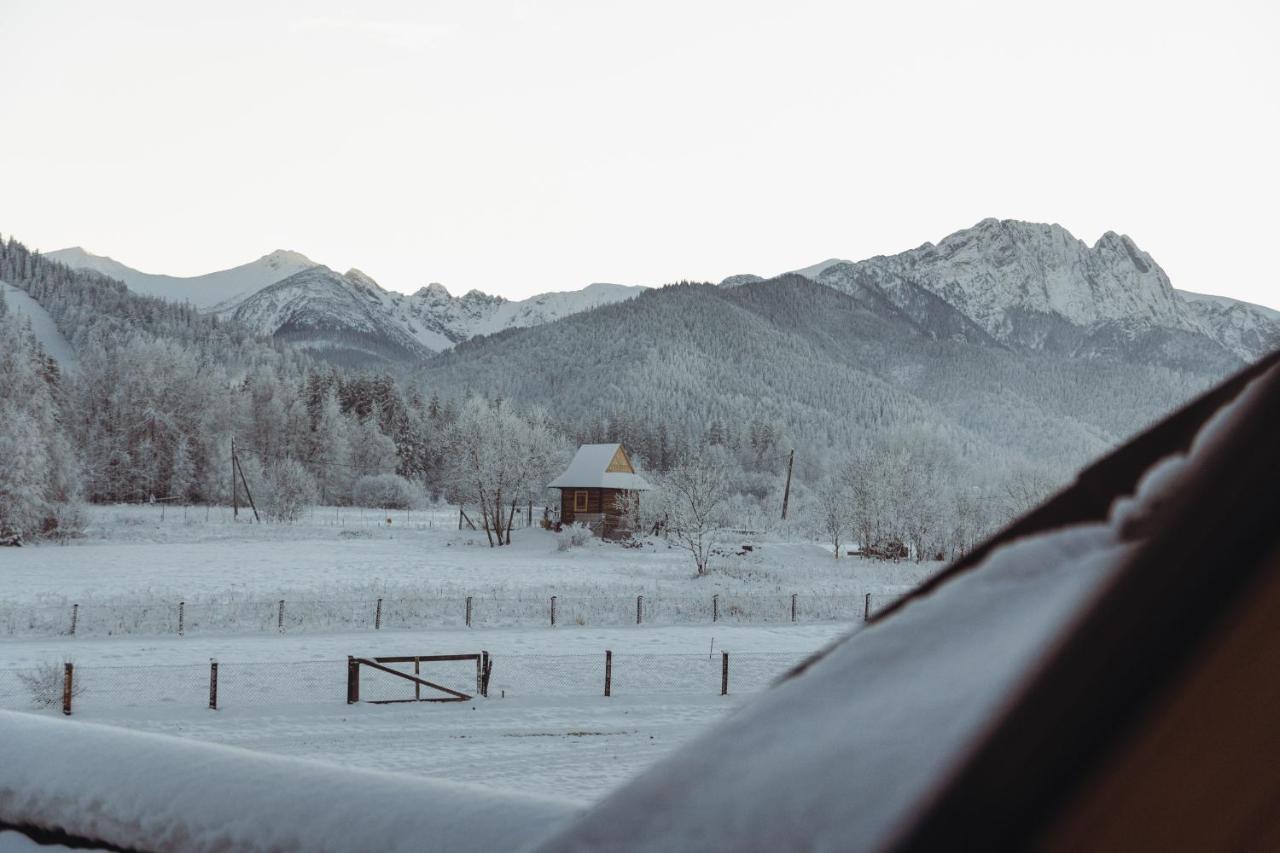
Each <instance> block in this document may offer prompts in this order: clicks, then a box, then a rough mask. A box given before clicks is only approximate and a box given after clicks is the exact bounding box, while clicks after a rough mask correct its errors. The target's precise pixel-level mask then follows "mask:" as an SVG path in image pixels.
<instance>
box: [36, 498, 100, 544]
mask: <svg viewBox="0 0 1280 853" xmlns="http://www.w3.org/2000/svg"><path fill="white" fill-rule="evenodd" d="M88 526H89V517H88V516H87V515H86V514H85V511H84V505H83V504H81V503H79V502H78V501H68V502H66V503H60V504H54V506H53V510H52V512H51V513H50V515H49V516H48V517H47V518H46V519H45V521H44V535H45V536H48V537H50V538H52V539H78V538H80V537H82V536H84V531H85V528H87V527H88Z"/></svg>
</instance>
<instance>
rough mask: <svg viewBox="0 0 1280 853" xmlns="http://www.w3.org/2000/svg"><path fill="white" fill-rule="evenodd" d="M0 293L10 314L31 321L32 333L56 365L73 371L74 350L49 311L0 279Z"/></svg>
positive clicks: (76, 367)
mask: <svg viewBox="0 0 1280 853" xmlns="http://www.w3.org/2000/svg"><path fill="white" fill-rule="evenodd" d="M0 293H3V294H4V301H5V305H6V306H7V307H8V309H9V314H10V315H11V316H16V317H19V318H21V319H23V320H29V321H30V322H31V332H32V334H33V335H35V339H36V340H37V341H39V342H40V346H42V347H44V351H45V352H46V353H48V354H49V355H50V356H51V357H52V358H53V360H54V361H56V362H58V367H60V368H61V369H62V370H63V371H64V372H71V373H74V372H75V371H76V370H77V369H78V368H79V362H78V361H77V359H76V352H75V350H74V349H72V348H71V344H70V343H68V342H67V339H66V338H65V337H63V336H62V333H61V332H59V331H58V326H57V324H56V323H54V322H53V318H52V317H50V316H49V312H48V311H45V310H44V308H43V307H42V306H41V305H40V303H38V302H36V301H35V300H34V299H32V298H31V297H30V296H28V295H27V294H26V292H25V291H22V290H19V289H18V288H16V287H14V286H13V285H12V284H7V283H5V282H3V281H0Z"/></svg>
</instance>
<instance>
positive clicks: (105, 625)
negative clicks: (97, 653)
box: [0, 587, 911, 637]
mask: <svg viewBox="0 0 1280 853" xmlns="http://www.w3.org/2000/svg"><path fill="white" fill-rule="evenodd" d="M910 589H911V588H910V587H890V588H883V587H882V588H878V589H876V590H874V591H871V592H866V593H863V594H855V595H824V594H819V593H797V594H794V595H792V594H786V593H776V594H774V593H720V594H718V595H706V596H668V595H641V596H635V595H625V596H624V595H595V596H591V595H582V596H554V599H555V604H554V624H555V625H563V626H572V625H583V626H586V625H590V626H596V627H610V626H621V625H637V624H639V625H696V624H710V623H713V622H725V623H728V624H752V625H770V624H784V623H788V622H853V621H859V620H861V619H864V618H866V617H867V616H868V615H874V614H875V613H876V612H878V611H879V610H881V609H883V608H885V607H887V606H888V605H890V604H892V603H893V602H894V601H897V600H898V599H899V598H901V597H902V596H903V595H905V594H906V593H907V592H909V591H910ZM552 598H553V597H551V596H548V597H536V598H535V597H528V596H512V597H504V596H466V595H455V596H420V597H396V598H390V597H388V598H381V599H379V598H353V599H288V600H283V601H282V600H279V599H276V600H261V599H238V598H229V599H211V600H203V601H190V602H151V603H145V604H142V603H140V604H129V603H124V604H118V603H113V604H95V603H93V602H89V603H86V604H75V605H69V606H61V607H51V606H42V605H41V606H26V605H21V604H0V636H8V637H50V636H87V637H109V636H129V635H140V636H153V635H164V634H169V635H186V634H209V635H213V634H223V635H230V634H253V633H271V632H286V633H305V632H333V631H341V632H344V633H345V632H354V631H372V630H380V629H385V630H417V629H430V628H461V627H464V626H470V627H476V628H496V627H536V626H550V625H552V623H553V605H552Z"/></svg>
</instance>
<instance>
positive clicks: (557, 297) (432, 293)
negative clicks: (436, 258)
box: [393, 283, 646, 350]
mask: <svg viewBox="0 0 1280 853" xmlns="http://www.w3.org/2000/svg"><path fill="white" fill-rule="evenodd" d="M645 289H646V288H643V287H629V286H627V285H622V284H604V283H596V284H590V285H587V286H586V287H584V288H583V289H582V290H570V291H561V292H555V293H540V294H538V295H537V296H531V297H529V298H528V299H521V300H517V301H511V300H507V299H503V298H502V297H501V296H490V295H489V294H487V293H481V292H480V291H478V290H472V291H469V292H468V293H465V294H463V295H462V296H453V295H451V294H450V293H449V291H448V290H447V289H445V287H444V286H443V285H440V284H430V285H427V286H426V287H424V288H422V289H420V290H419V291H418V292H417V293H415V294H413V295H412V296H409V297H400V296H399V295H398V294H393V296H395V297H396V299H395V302H396V305H395V314H396V316H397V317H398V318H400V320H401V322H404V323H405V324H407V326H408V327H409V328H410V330H411V331H413V332H414V333H415V334H416V335H418V337H419V340H421V341H422V342H423V343H424V344H426V345H427V346H429V347H431V348H432V349H435V350H444V349H448V348H449V347H451V346H453V345H454V344H456V343H459V342H461V341H465V340H468V339H470V338H473V337H475V336H476V335H492V334H494V333H495V332H501V331H503V330H505V329H513V328H527V327H529V326H540V325H542V324H543V323H550V322H552V321H553V320H559V319H560V318H561V317H568V316H569V315H571V314H578V313H580V312H582V311H587V310H590V309H592V308H598V307H600V306H602V305H611V304H613V303H615V302H621V301H623V300H626V299H630V298H631V297H633V296H636V295H638V294H640V293H641V292H642V291H644V290H645Z"/></svg>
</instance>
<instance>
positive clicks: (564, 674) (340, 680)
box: [0, 651, 807, 713]
mask: <svg viewBox="0 0 1280 853" xmlns="http://www.w3.org/2000/svg"><path fill="white" fill-rule="evenodd" d="M805 657H807V653H795V652H790V653H773V652H751V653H732V652H730V653H727V654H726V653H724V652H720V651H717V652H715V654H712V655H701V654H626V653H622V654H614V653H612V652H601V653H599V654H585V655H584V654H575V655H503V656H496V657H494V658H492V660H493V661H494V664H493V670H492V677H491V680H490V682H489V698H490V699H494V698H505V697H513V698H514V697H534V696H538V697H560V696H605V695H611V696H647V695H655V694H668V695H672V694H674V695H716V694H719V693H722V692H728V693H734V694H739V693H751V692H755V691H758V690H762V689H764V688H765V687H767V686H768V685H769V684H770V683H771V682H772V681H773V680H774V679H776V678H777V677H779V676H780V675H782V674H783V673H785V672H786V671H787V670H788V669H790V668H791V667H792V666H794V665H795V664H797V663H799V662H800V661H801V660H803V659H804V658H805ZM423 675H424V677H429V678H431V679H432V680H433V681H437V682H439V683H442V684H444V685H445V686H447V687H452V688H454V689H457V690H462V691H465V692H468V693H473V692H474V690H475V686H476V684H475V669H474V666H468V665H464V666H455V667H443V668H437V669H432V670H430V671H428V670H423ZM361 678H362V687H361V698H363V699H379V698H381V699H387V698H391V699H399V698H404V697H403V696H401V695H400V693H398V692H397V691H401V692H403V691H405V690H406V689H407V690H408V691H409V692H408V693H407V694H405V695H406V696H408V695H412V686H410V687H408V688H406V687H405V684H406V683H407V682H404V681H403V680H401V679H396V678H393V677H390V676H385V677H384V678H383V679H382V680H381V681H379V680H378V678H377V673H376V672H373V671H371V672H370V673H365V674H362V676H361ZM606 681H607V683H608V688H607V690H608V692H606ZM346 690H347V661H346V660H327V661H310V660H309V661H295V662H278V663H276V662H273V663H226V662H222V663H215V662H210V663H207V664H186V665H154V666H93V665H80V664H76V665H74V666H73V667H68V668H66V669H64V667H63V665H60V664H59V665H50V666H45V667H34V668H24V669H0V708H4V709H10V710H29V709H32V708H47V709H57V708H61V709H63V712H64V713H70V712H71V711H72V709H74V711H76V712H80V711H90V712H97V711H108V712H110V711H119V710H124V709H131V708H156V707H163V708H186V709H193V708H218V709H222V708H245V707H268V706H278V705H325V704H334V705H336V704H343V703H345V702H346ZM68 697H70V698H68Z"/></svg>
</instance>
